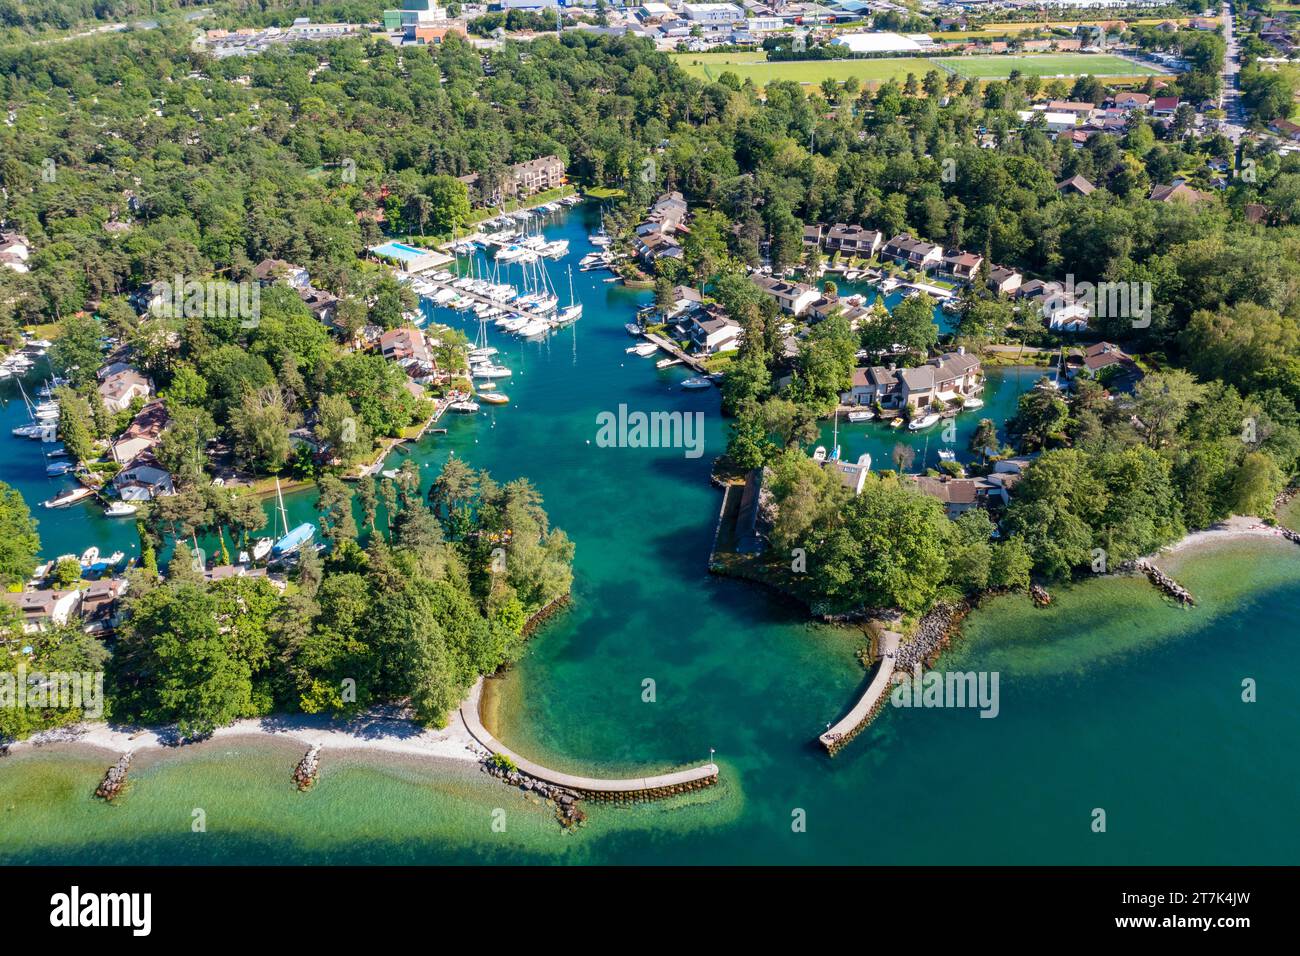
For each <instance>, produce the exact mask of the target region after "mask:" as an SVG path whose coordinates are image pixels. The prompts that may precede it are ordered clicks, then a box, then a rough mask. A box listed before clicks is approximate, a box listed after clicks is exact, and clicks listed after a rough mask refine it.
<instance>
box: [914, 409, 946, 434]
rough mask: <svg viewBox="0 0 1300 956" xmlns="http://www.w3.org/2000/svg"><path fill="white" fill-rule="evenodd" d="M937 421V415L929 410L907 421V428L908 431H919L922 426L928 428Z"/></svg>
mask: <svg viewBox="0 0 1300 956" xmlns="http://www.w3.org/2000/svg"><path fill="white" fill-rule="evenodd" d="M937 421H939V416H938V415H936V414H935V413H934V412H929V413H927V414H925V415H922V416H921V417H920V418H913V419H912V420H911V421H910V422H908V423H907V428H908V430H909V431H914V432H919V431H920V430H921V429H922V428H929V427H930V426H931V425H933V424H935V423H936V422H937Z"/></svg>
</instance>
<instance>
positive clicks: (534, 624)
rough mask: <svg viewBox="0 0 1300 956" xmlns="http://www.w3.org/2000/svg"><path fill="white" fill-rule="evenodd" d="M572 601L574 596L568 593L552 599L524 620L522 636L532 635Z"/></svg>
mask: <svg viewBox="0 0 1300 956" xmlns="http://www.w3.org/2000/svg"><path fill="white" fill-rule="evenodd" d="M571 601H572V598H571V597H570V596H569V595H567V594H561V595H560V596H559V597H557V598H555V599H554V600H552V601H551V602H550V603H549V604H547V605H546V606H545V607H544V608H542V609H541V610H540V611H538V612H537V613H536V614H534V615H533V616H532V617H530V618H529V619H528V620H527V621H526V622H524V629H523V632H522V636H523V637H532V636H533V634H534V633H535V632H536V631H537V629H538V628H539V627H541V626H542V625H543V624H545V623H546V622H547V621H548V620H550V619H551V617H553V616H554V615H556V614H558V613H559V612H560V611H562V610H564V609H565V608H566V607H568V606H569V603H570V602H571Z"/></svg>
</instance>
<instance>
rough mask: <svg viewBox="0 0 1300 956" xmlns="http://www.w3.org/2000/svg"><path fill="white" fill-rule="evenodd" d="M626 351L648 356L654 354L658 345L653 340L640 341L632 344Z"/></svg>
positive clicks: (644, 356)
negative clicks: (637, 343) (638, 343)
mask: <svg viewBox="0 0 1300 956" xmlns="http://www.w3.org/2000/svg"><path fill="white" fill-rule="evenodd" d="M628 351H629V352H632V353H634V354H636V355H639V356H641V357H642V358H647V357H648V356H651V355H654V354H655V353H656V352H658V351H659V346H657V345H655V344H654V343H653V342H642V343H641V344H640V345H634V346H632V347H631V348H630V349H628Z"/></svg>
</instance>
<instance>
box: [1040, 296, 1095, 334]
mask: <svg viewBox="0 0 1300 956" xmlns="http://www.w3.org/2000/svg"><path fill="white" fill-rule="evenodd" d="M1088 319H1089V312H1088V307H1087V306H1086V305H1082V304H1081V303H1078V302H1065V301H1062V300H1061V299H1047V300H1045V301H1044V302H1043V324H1044V325H1045V326H1047V328H1049V329H1051V330H1052V331H1053V332H1086V331H1088Z"/></svg>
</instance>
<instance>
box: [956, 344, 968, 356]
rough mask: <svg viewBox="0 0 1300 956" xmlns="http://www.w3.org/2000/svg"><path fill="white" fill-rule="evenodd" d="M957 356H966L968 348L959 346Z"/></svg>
mask: <svg viewBox="0 0 1300 956" xmlns="http://www.w3.org/2000/svg"><path fill="white" fill-rule="evenodd" d="M957 354H958V355H965V354H966V346H964V345H959V346H957Z"/></svg>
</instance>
